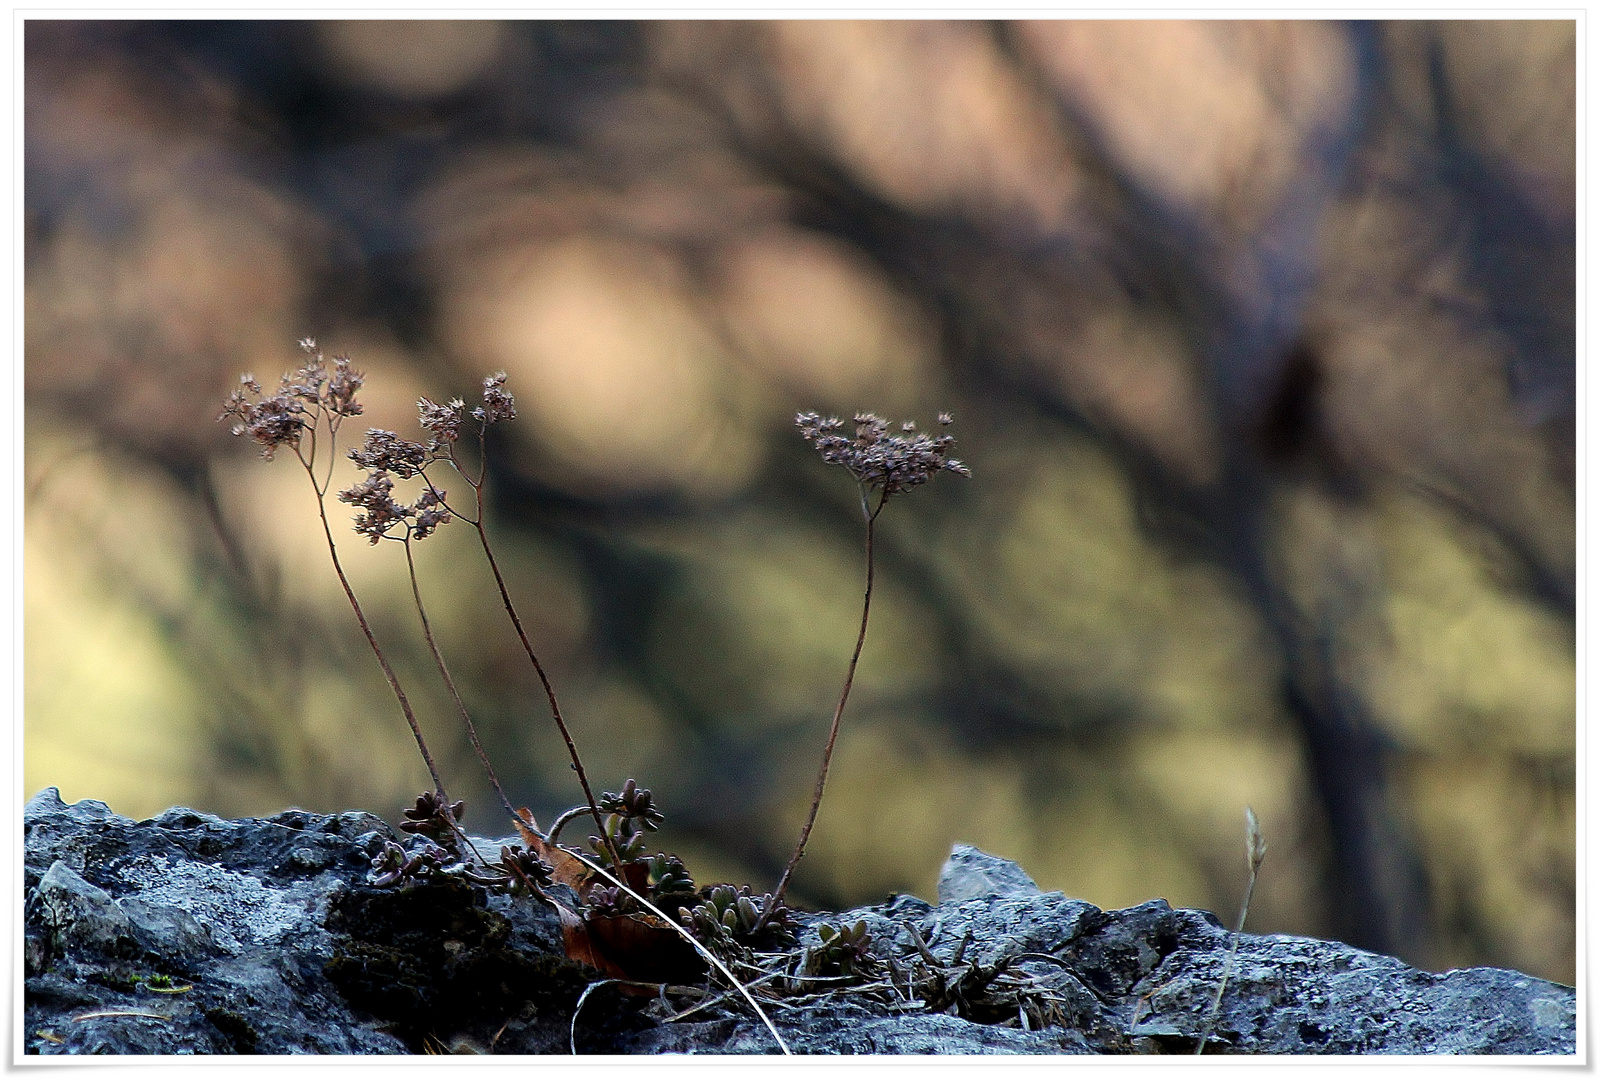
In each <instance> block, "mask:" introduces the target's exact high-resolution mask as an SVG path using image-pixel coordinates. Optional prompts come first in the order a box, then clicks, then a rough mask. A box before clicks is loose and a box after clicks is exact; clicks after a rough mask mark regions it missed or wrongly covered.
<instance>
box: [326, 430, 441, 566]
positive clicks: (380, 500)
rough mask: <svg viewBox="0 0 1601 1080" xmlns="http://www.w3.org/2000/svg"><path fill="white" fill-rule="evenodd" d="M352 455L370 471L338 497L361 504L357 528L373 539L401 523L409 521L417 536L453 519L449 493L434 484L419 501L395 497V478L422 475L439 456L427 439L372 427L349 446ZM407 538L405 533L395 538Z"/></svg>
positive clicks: (358, 463) (430, 532) (411, 532)
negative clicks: (358, 443) (359, 442)
mask: <svg viewBox="0 0 1601 1080" xmlns="http://www.w3.org/2000/svg"><path fill="white" fill-rule="evenodd" d="M350 460H352V461H354V462H355V463H356V464H357V465H359V466H361V467H362V468H364V469H367V470H369V472H368V474H367V477H366V479H364V480H362V481H361V482H360V483H358V484H354V485H352V486H350V487H348V488H346V489H345V490H343V491H341V492H340V493H339V501H340V502H342V503H348V504H349V505H351V506H355V507H359V508H360V509H361V511H362V512H361V513H360V514H357V515H356V524H355V529H356V531H357V532H358V533H360V534H361V535H363V536H365V537H366V538H367V539H368V541H369V542H370V543H374V544H376V543H377V542H378V541H380V540H383V539H385V538H387V537H389V536H390V535H391V533H392V530H393V529H394V528H395V526H396V525H404V526H405V527H406V529H407V530H408V534H409V536H410V538H411V539H413V540H421V539H423V538H425V537H427V536H430V535H432V534H433V531H434V530H435V529H437V528H439V526H441V525H444V524H445V523H447V522H448V521H450V519H451V515H450V511H449V510H447V509H445V502H444V496H445V493H444V492H443V491H441V490H439V489H438V488H436V487H434V486H433V485H432V484H429V485H428V486H427V488H425V489H424V490H423V492H422V494H420V495H419V496H418V497H417V501H416V502H414V503H410V504H406V503H400V502H396V501H395V497H394V489H395V481H394V479H393V477H392V476H391V474H393V475H394V476H398V477H400V478H401V479H407V478H409V477H413V476H417V475H418V474H420V473H421V472H422V470H423V467H424V466H425V465H427V464H428V463H429V462H430V461H433V460H434V451H433V450H432V449H431V448H430V447H427V446H424V445H423V444H422V443H416V442H411V441H409V440H406V439H402V438H401V437H400V436H398V435H396V434H395V433H394V432H393V431H384V430H382V429H381V428H373V429H372V430H370V431H368V432H367V438H366V441H365V442H363V443H362V445H361V446H360V447H358V448H357V449H355V450H352V451H350ZM395 539H397V540H398V539H404V537H399V536H397V537H395Z"/></svg>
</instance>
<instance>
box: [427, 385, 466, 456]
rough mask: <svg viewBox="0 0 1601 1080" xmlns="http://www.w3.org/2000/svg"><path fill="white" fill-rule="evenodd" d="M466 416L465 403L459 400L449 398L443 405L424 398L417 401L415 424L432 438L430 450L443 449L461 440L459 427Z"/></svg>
mask: <svg viewBox="0 0 1601 1080" xmlns="http://www.w3.org/2000/svg"><path fill="white" fill-rule="evenodd" d="M466 416H467V403H466V402H464V401H462V400H461V398H451V399H450V400H449V401H448V402H446V403H445V404H443V405H438V404H435V403H434V402H433V401H432V400H430V399H429V398H425V397H421V398H418V399H417V422H418V423H419V424H421V425H422V426H423V427H424V428H425V429H426V430H428V431H429V432H431V433H432V434H433V436H434V437H433V441H432V444H431V447H430V448H431V449H434V450H440V449H443V448H444V447H445V446H446V444H448V443H453V442H455V441H456V440H457V439H459V438H461V425H462V421H463V420H464V419H466Z"/></svg>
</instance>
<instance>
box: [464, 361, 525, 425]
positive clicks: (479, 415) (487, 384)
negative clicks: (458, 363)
mask: <svg viewBox="0 0 1601 1080" xmlns="http://www.w3.org/2000/svg"><path fill="white" fill-rule="evenodd" d="M473 419H474V420H477V421H478V422H479V423H480V424H483V425H485V426H487V425H489V424H494V423H498V422H499V421H501V420H515V419H517V402H516V400H515V399H513V397H512V396H511V395H510V394H508V393H506V373H505V372H504V371H497V372H495V373H494V374H493V375H490V376H487V377H486V378H485V379H484V403H483V405H482V406H481V407H479V408H476V409H474V410H473Z"/></svg>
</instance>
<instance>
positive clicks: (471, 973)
mask: <svg viewBox="0 0 1601 1080" xmlns="http://www.w3.org/2000/svg"><path fill="white" fill-rule="evenodd" d="M23 830H24V834H25V845H24V868H25V907H24V942H23V951H24V965H25V992H24V1027H23V1032H22V1036H23V1045H24V1048H25V1050H26V1052H27V1053H30V1054H95V1053H100V1054H407V1053H424V1052H441V1051H452V1052H458V1053H497V1054H567V1053H573V1052H577V1053H590V1054H593V1053H610V1054H650V1053H674V1054H691V1053H693V1054H769V1053H777V1052H778V1050H779V1048H778V1045H777V1042H776V1041H775V1040H774V1038H773V1035H772V1034H771V1033H770V1032H769V1030H768V1029H767V1027H766V1026H765V1025H764V1024H763V1023H762V1021H761V1020H760V1019H759V1018H757V1017H756V1015H755V1014H754V1013H753V1012H751V1011H750V1007H749V1006H748V1005H747V1004H745V1003H744V1001H743V1000H742V999H741V998H740V997H739V996H738V995H736V994H733V993H725V992H724V991H722V990H721V989H719V988H717V987H706V986H702V987H701V988H698V989H697V988H684V987H662V988H643V987H640V986H637V985H634V986H627V985H622V984H619V983H617V982H616V981H614V980H611V981H608V980H602V979H601V978H600V976H599V975H598V973H596V972H595V971H594V970H593V969H592V968H588V967H586V966H584V965H582V964H579V963H576V962H575V961H573V960H569V959H568V958H567V957H566V956H565V954H564V951H563V947H562V930H561V926H560V923H559V921H558V919H557V917H556V915H555V914H554V913H553V912H552V911H551V910H550V909H549V908H546V907H544V906H542V905H537V904H535V903H533V902H531V901H529V900H528V899H526V898H515V897H509V896H495V895H490V894H487V893H485V892H484V891H483V890H481V889H475V888H473V887H472V886H470V885H468V884H466V883H463V882H461V881H454V880H444V881H440V882H438V883H436V884H422V885H415V886H408V887H404V888H391V889H378V888H374V887H372V886H370V885H368V884H367V874H368V869H369V866H370V861H371V859H372V857H373V855H374V854H376V853H377V852H378V851H379V850H380V849H381V848H382V846H383V844H384V842H385V841H388V840H393V839H398V837H397V834H396V833H395V832H394V831H393V830H391V829H390V827H389V826H388V825H387V824H386V823H385V822H383V821H381V820H380V819H378V818H376V817H374V816H373V815H371V814H367V813H361V812H355V811H352V812H347V813H343V814H334V815H327V816H325V815H320V814H312V813H307V812H305V811H301V810H290V811H286V812H285V813H282V814H278V815H276V816H274V817H270V818H260V819H257V818H246V819H243V820H239V821H225V820H222V819H220V818H216V817H212V816H210V815H207V814H202V813H198V812H196V811H193V810H186V809H181V808H180V809H173V810H169V811H167V812H166V813H164V814H162V815H160V816H159V817H155V818H152V819H150V820H148V821H141V822H135V821H132V820H130V819H128V818H125V817H120V816H118V815H116V814H114V813H112V812H111V810H110V809H109V808H108V807H106V806H105V805H104V804H103V803H98V802H89V801H86V802H80V803H76V804H74V805H70V806H69V805H67V804H65V803H63V802H62V801H61V798H60V795H59V793H58V792H57V791H56V790H55V789H54V788H50V789H47V790H45V791H44V792H42V793H40V794H39V795H38V796H36V797H35V798H34V799H33V800H32V801H31V802H30V803H29V804H28V806H27V808H26V810H25V811H24V814H23ZM495 850H498V848H496V849H495ZM826 918H827V921H828V922H829V923H830V924H832V925H844V926H852V927H854V924H856V923H857V922H862V923H865V926H866V930H867V937H866V942H865V946H864V948H865V950H866V951H867V952H870V954H871V958H870V959H865V960H864V965H863V970H867V971H871V972H873V973H874V974H873V975H872V976H871V977H860V978H857V979H855V980H854V981H852V980H849V979H843V980H835V981H833V982H829V981H827V980H818V982H819V985H818V986H817V992H814V993H807V994H798V993H790V994H787V995H782V996H772V997H769V998H766V999H765V1000H764V1008H765V1009H766V1010H767V1012H768V1014H769V1016H770V1017H771V1019H772V1021H773V1023H774V1024H775V1025H776V1027H777V1030H778V1031H779V1033H780V1034H781V1035H782V1037H783V1039H784V1041H785V1043H787V1045H788V1047H789V1049H790V1050H791V1051H792V1052H795V1053H808V1054H995V1053H1005V1054H1131V1053H1132V1054H1171V1053H1180V1054H1182V1053H1194V1051H1195V1048H1196V1044H1197V1041H1198V1040H1199V1039H1201V1038H1202V1037H1203V1031H1205V1030H1206V1028H1207V1025H1206V1017H1207V1013H1208V1011H1209V1008H1210V1006H1211V1004H1212V999H1213V997H1214V995H1215V994H1216V991H1217V987H1218V983H1219V979H1220V978H1221V977H1222V975H1223V972H1224V967H1225V964H1226V962H1227V957H1228V947H1229V934H1228V933H1227V931H1226V930H1225V929H1224V928H1223V927H1222V926H1221V925H1219V923H1218V921H1217V920H1216V918H1214V917H1213V916H1212V915H1211V914H1209V913H1207V912H1202V911H1191V910H1183V909H1180V910H1174V909H1173V908H1171V907H1169V906H1168V904H1167V903H1166V902H1165V901H1162V900H1152V901H1150V902H1149V903H1145V904H1141V905H1139V906H1138V907H1133V908H1129V909H1127V910H1123V911H1102V910H1100V909H1099V908H1096V907H1094V906H1093V905H1091V904H1087V903H1085V902H1084V901H1082V900H1074V899H1071V898H1069V897H1066V896H1064V895H1062V894H1061V893H1043V892H1041V891H1040V890H1039V889H1038V888H1037V887H1036V886H1035V884H1034V882H1033V881H1032V880H1030V879H1029V877H1028V875H1027V874H1025V873H1024V872H1023V871H1022V870H1021V869H1020V868H1019V867H1018V866H1017V865H1016V864H1014V863H1010V862H1007V861H1005V860H1003V859H997V858H994V857H992V856H989V855H986V854H984V853H983V852H981V851H978V850H977V849H975V848H971V847H965V846H960V845H959V846H958V847H957V848H956V849H955V850H954V851H953V853H952V855H951V858H950V861H949V862H948V863H947V864H946V866H945V869H944V872H943V874H942V875H941V878H940V886H939V903H938V904H929V903H926V902H925V901H923V900H919V899H917V898H916V897H911V896H895V897H892V898H890V899H889V900H888V901H887V902H885V903H883V904H876V905H873V906H871V907H863V908H857V909H855V910H853V911H849V912H843V913H840V914H838V915H830V916H827V917H826ZM824 919H825V916H821V915H805V916H802V917H801V918H800V923H801V932H800V938H801V942H800V943H801V945H802V946H805V945H807V944H810V945H812V946H817V945H818V944H819V941H820V939H819V934H818V927H819V926H820V925H821V924H822V923H823V921H824ZM914 934H915V935H916V940H914V938H913V935H914ZM914 971H915V972H917V973H918V979H917V981H916V983H915V984H914V983H913V982H912V981H910V974H911V973H912V972H914ZM903 980H904V981H903ZM825 984H826V985H825ZM909 988H910V990H912V991H915V992H909ZM930 988H933V989H930ZM575 1013H576V1017H575ZM1205 1037H1206V1038H1207V1046H1206V1050H1207V1052H1208V1053H1244V1054H1512V1055H1526V1054H1541V1055H1563V1054H1565V1055H1572V1054H1574V1053H1575V996H1574V991H1573V989H1572V988H1570V987H1566V986H1561V985H1559V984H1556V983H1552V982H1547V981H1545V980H1543V979H1536V978H1532V977H1530V976H1527V975H1521V974H1519V973H1517V972H1515V971H1502V970H1497V969H1493V968H1474V969H1471V970H1464V971H1449V972H1446V973H1444V974H1430V973H1427V972H1423V971H1419V970H1417V969H1415V968H1411V967H1408V966H1407V965H1406V964H1403V963H1401V962H1400V961H1399V960H1396V959H1393V958H1391V957H1387V956H1379V955H1375V954H1373V953H1368V952H1363V951H1361V950H1359V949H1354V948H1351V947H1350V946H1347V945H1341V944H1338V943H1335V942H1327V941H1318V940H1315V939H1311V938H1302V937H1291V936H1287V935H1266V936H1257V935H1250V934H1247V935H1243V936H1242V937H1241V939H1240V942H1239V945H1238V951H1237V954H1236V955H1235V957H1234V960H1233V965H1232V974H1231V975H1230V977H1229V980H1228V982H1227V987H1226V992H1225V993H1224V995H1223V999H1222V1004H1221V1008H1220V1009H1219V1011H1218V1013H1217V1016H1216V1019H1215V1021H1214V1022H1213V1024H1212V1025H1211V1028H1210V1033H1209V1034H1208V1035H1206V1036H1205Z"/></svg>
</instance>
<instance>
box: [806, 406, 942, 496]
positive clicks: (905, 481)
mask: <svg viewBox="0 0 1601 1080" xmlns="http://www.w3.org/2000/svg"><path fill="white" fill-rule="evenodd" d="M855 422H856V434H855V436H854V437H851V436H847V435H844V434H842V431H843V429H844V427H845V423H844V421H842V420H840V419H839V418H838V417H837V416H830V417H827V418H824V417H822V416H820V415H818V414H817V413H814V412H804V413H799V414H797V415H796V417H795V426H796V427H798V428H800V432H801V437H802V438H803V439H805V440H806V441H807V442H809V443H811V444H812V445H813V446H815V447H817V450H818V452H819V453H820V454H822V456H823V460H824V461H826V462H828V463H829V464H830V465H843V466H844V467H845V468H846V469H847V470H848V471H849V472H850V474H851V475H852V476H854V477H856V479H857V481H858V482H860V483H861V484H862V485H863V487H865V488H868V489H874V488H877V489H880V490H881V491H882V492H883V493H884V497H885V498H886V499H887V498H888V497H889V496H891V495H894V494H896V493H898V492H902V491H909V490H911V489H912V488H914V487H916V486H918V485H919V484H922V483H926V482H927V481H928V480H929V479H930V478H932V477H933V476H934V474H936V473H939V472H953V473H958V474H960V475H962V476H969V475H971V472H970V471H969V470H968V468H967V466H966V465H963V464H962V463H961V462H960V461H958V460H957V459H955V458H953V457H951V456H950V455H949V454H948V453H947V451H948V450H949V449H950V447H951V445H952V444H953V443H954V442H955V441H956V440H955V438H954V437H953V436H951V435H949V434H943V433H942V434H940V435H938V436H933V435H926V434H923V433H922V432H919V431H918V430H917V425H916V424H915V423H912V422H911V421H907V422H906V423H904V424H902V425H901V430H900V433H899V434H895V435H891V434H890V433H889V422H888V421H887V420H885V419H884V418H883V417H881V416H878V415H877V414H875V413H857V414H856V417H855ZM939 423H940V426H941V427H948V426H949V425H950V423H951V414H950V413H940V414H939Z"/></svg>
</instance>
